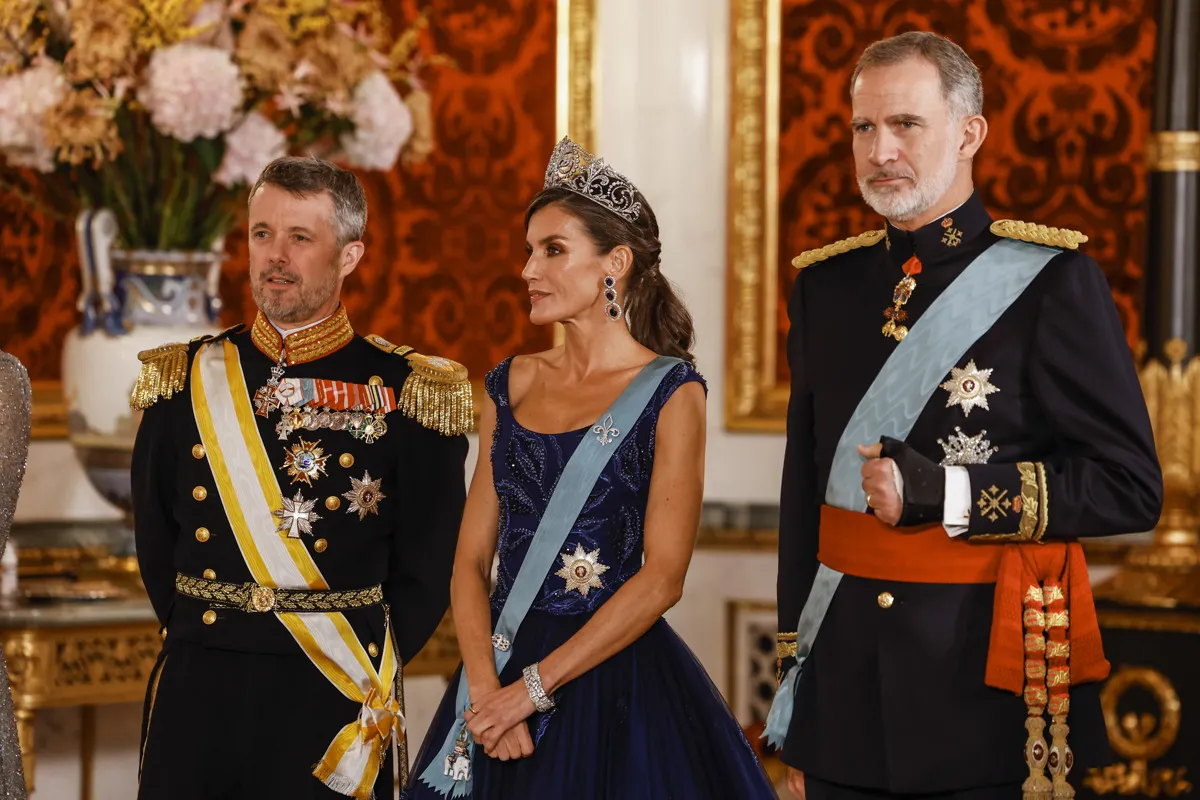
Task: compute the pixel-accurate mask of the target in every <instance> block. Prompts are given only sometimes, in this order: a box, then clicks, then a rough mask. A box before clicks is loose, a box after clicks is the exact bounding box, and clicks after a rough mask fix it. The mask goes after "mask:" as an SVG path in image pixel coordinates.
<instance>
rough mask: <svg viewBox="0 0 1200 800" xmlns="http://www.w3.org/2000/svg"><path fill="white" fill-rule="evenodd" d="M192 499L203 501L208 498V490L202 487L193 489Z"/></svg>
mask: <svg viewBox="0 0 1200 800" xmlns="http://www.w3.org/2000/svg"><path fill="white" fill-rule="evenodd" d="M192 497H194V498H196V499H197V500H203V499H204V498H206V497H208V489H205V488H204V487H203V486H197V487H196V488H195V489H192Z"/></svg>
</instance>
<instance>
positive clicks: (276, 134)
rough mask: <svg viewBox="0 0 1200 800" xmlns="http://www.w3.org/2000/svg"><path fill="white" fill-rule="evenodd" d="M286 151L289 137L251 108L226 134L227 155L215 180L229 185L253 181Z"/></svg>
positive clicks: (215, 173)
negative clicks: (238, 123)
mask: <svg viewBox="0 0 1200 800" xmlns="http://www.w3.org/2000/svg"><path fill="white" fill-rule="evenodd" d="M286 154H287V137H286V136H284V135H283V133H282V132H281V131H280V130H279V129H278V128H276V127H275V126H274V125H273V124H271V120H269V119H267V118H266V117H264V116H263V115H262V114H260V113H258V112H257V111H252V112H250V113H249V114H247V115H246V117H245V119H243V120H242V122H241V124H240V125H238V126H237V127H236V128H234V129H233V130H232V131H230V132H229V135H228V136H226V137H225V158H224V159H222V161H221V166H220V168H218V169H217V171H216V172H214V173H213V180H215V181H216V182H217V183H219V184H221V185H222V186H226V187H232V186H235V185H236V184H239V183H246V184H252V183H254V182H255V181H256V180H258V176H259V175H260V174H261V173H262V171H263V168H264V167H266V166H267V164H270V163H271V162H272V161H274V160H275V159H277V158H280V157H282V156H284V155H286Z"/></svg>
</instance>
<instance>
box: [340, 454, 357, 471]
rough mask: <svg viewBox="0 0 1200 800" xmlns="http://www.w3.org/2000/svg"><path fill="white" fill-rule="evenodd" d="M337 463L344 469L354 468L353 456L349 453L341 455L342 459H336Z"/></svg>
mask: <svg viewBox="0 0 1200 800" xmlns="http://www.w3.org/2000/svg"><path fill="white" fill-rule="evenodd" d="M338 463H339V464H341V465H342V466H343V467H345V468H346V469H350V468H351V467H353V466H354V456H352V455H350V454H349V453H342V457H341V458H339V459H338Z"/></svg>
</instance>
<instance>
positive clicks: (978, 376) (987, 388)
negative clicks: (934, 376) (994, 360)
mask: <svg viewBox="0 0 1200 800" xmlns="http://www.w3.org/2000/svg"><path fill="white" fill-rule="evenodd" d="M991 377H992V370H990V369H979V368H978V367H976V366H975V359H971V360H970V361H968V362H967V366H966V367H964V368H963V369H959V368H958V367H954V368H952V369H951V370H950V380H948V381H946V382H945V383H943V384H942V386H941V388H943V389H945V390H946V391H947V392H949V393H950V398H949V399H948V400H946V408H949V407H950V406H962V410H963V416H966V417H969V416H971V409H973V408H975V407H976V406H979V407H980V408H982V409H983V410H984V411H990V410H991V409H989V408H988V399H987V396H988V395H989V394H992V393H993V392H998V391H1000V390H999V389H998V388H996V387H995V386H993V385H992V383H991V382H990V381H989V378H991Z"/></svg>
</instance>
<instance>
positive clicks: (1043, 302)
mask: <svg viewBox="0 0 1200 800" xmlns="http://www.w3.org/2000/svg"><path fill="white" fill-rule="evenodd" d="M851 97H852V104H853V120H852V122H851V126H852V135H853V150H854V156H855V164H856V170H857V177H858V182H859V186H860V189H861V191H862V193H863V196H864V199H865V200H866V201H867V203H868V204H869V205H870V206H871V207H872V208H873V209H874V210H875V211H877V212H878V213H879V214H880V215H881V216H883V217H885V218H886V219H887V225H886V228H885V229H883V230H875V231H870V232H868V233H864V234H862V235H859V236H856V237H854V238H851V239H847V240H844V241H841V242H837V243H835V244H832V245H829V246H826V247H822V248H821V249H819V250H813V251H808V252H806V253H803V254H802V255H801V256H799V257H798V258H797V259H796V260H795V261H794V264H795V266H797V267H799V268H800V269H801V271H800V273H799V275H798V276H797V278H796V281H795V286H794V288H793V291H792V295H791V298H790V302H789V317H790V321H791V328H790V332H789V335H788V359H789V364H790V367H791V373H792V385H791V399H790V404H789V408H788V422H787V449H786V457H785V465H784V473H783V481H782V491H781V509H780V531H779V575H778V601H779V625H780V628H779V630H780V634H779V643H778V651H779V657H780V663H779V667H780V680H781V686H780V689H779V692H778V694H777V696H776V700H775V703H774V705H773V707H772V713H771V717H770V718H769V719H768V738H769V739H770V740H771V741H772V742H773V743H774V744H776V745H781V747H782V751H781V756H782V758H783V760H784V762H785V763H786V764H788V766H789V772H788V786H789V788H790V789H791V791H792V792H793V793H794V794H796V795H797V796H798V797H804V796H805V795H807V797H808V800H820V799H821V798H854V797H896V796H906V797H907V796H913V797H917V796H937V797H945V798H950V797H955V798H975V799H976V800H982V799H983V798H990V797H996V798H1013V797H1017V796H1019V795H1020V794H1021V792H1024V795H1025V796H1026V797H1029V798H1045V799H1046V800H1048V799H1049V798H1050V797H1052V796H1053V797H1054V798H1065V797H1069V796H1070V794H1071V791H1072V789H1071V784H1070V782H1069V781H1068V780H1067V777H1068V775H1069V774H1070V771H1071V767H1072V761H1073V755H1072V752H1071V748H1073V749H1074V766H1075V774H1074V775H1073V776H1072V778H1075V777H1078V776H1079V775H1080V773H1082V772H1084V770H1085V768H1086V767H1087V766H1091V765H1095V764H1096V762H1097V759H1100V758H1104V757H1105V750H1104V748H1105V746H1106V737H1105V729H1104V722H1103V719H1102V716H1101V713H1100V708H1099V693H1098V687H1099V682H1100V681H1102V680H1103V679H1104V678H1105V677H1106V676H1107V674H1108V671H1109V664H1108V662H1107V661H1106V660H1105V659H1104V654H1103V649H1102V647H1101V644H1100V638H1099V628H1098V625H1097V620H1096V614H1095V608H1094V604H1093V602H1092V596H1091V592H1090V589H1089V585H1088V577H1087V568H1086V564H1085V562H1084V560H1083V556H1082V550H1081V549H1080V546H1079V544H1078V542H1077V541H1076V539H1077V537H1082V536H1091V535H1104V534H1119V533H1128V532H1138V531H1144V530H1148V529H1150V528H1152V527H1154V525H1155V524H1156V523H1157V521H1158V518H1159V514H1160V512H1161V504H1162V491H1163V488H1162V475H1161V471H1160V468H1159V464H1158V459H1157V455H1156V453H1155V448H1154V441H1153V438H1152V434H1151V428H1150V422H1149V418H1148V414H1147V411H1146V408H1145V404H1144V400H1143V397H1142V393H1141V390H1140V387H1139V384H1138V378H1137V374H1136V372H1135V368H1134V365H1133V363H1132V358H1131V356H1130V352H1129V348H1128V346H1127V343H1126V339H1125V335H1124V332H1123V330H1122V326H1121V324H1120V322H1119V320H1118V317H1117V314H1116V311H1115V308H1114V304H1113V301H1112V298H1111V295H1110V293H1109V287H1108V285H1107V283H1106V281H1105V278H1104V276H1103V274H1102V273H1101V271H1100V269H1099V268H1098V267H1097V265H1096V263H1095V262H1094V261H1093V260H1092V259H1091V258H1090V257H1088V256H1087V255H1085V254H1084V253H1082V252H1080V251H1079V250H1078V246H1079V244H1080V243H1082V242H1085V241H1086V237H1085V236H1083V235H1082V234H1079V233H1076V232H1074V231H1070V230H1060V229H1058V228H1047V227H1045V226H1042V225H1034V224H1027V223H1022V222H1014V221H1005V220H1000V221H995V222H994V221H993V220H992V219H991V218H990V217H989V214H988V212H987V211H986V210H985V209H984V206H983V203H982V202H981V200H980V198H979V196H978V194H976V193H975V191H974V188H973V185H972V177H971V165H972V160H973V158H974V156H975V154H976V152H977V151H978V150H979V148H980V146H981V145H982V144H983V141H984V139H985V137H986V134H987V123H986V120H985V119H984V118H983V116H982V105H983V90H982V85H981V82H980V77H979V72H978V70H977V69H976V67H975V65H974V64H973V63H972V62H971V61H970V59H969V58H968V57H967V55H966V54H965V53H964V52H963V51H962V50H961V49H960V48H959V47H958V46H957V45H954V44H952V43H951V42H949V41H947V40H946V39H944V38H942V37H939V36H936V35H934V34H930V33H918V32H914V33H906V34H903V35H901V36H897V37H895V38H892V39H888V40H884V41H882V42H877V43H876V44H874V45H872V46H871V47H870V48H868V49H867V50H866V51H865V52H864V54H863V56H862V58H861V60H860V62H859V65H858V68H857V70H856V71H855V75H854V78H853V81H852V85H851ZM1068 620H1069V621H1068ZM1068 738H1069V741H1068ZM1023 749H1024V751H1025V754H1026V757H1025V759H1024V761H1023V760H1022V757H1021V753H1022V750H1023Z"/></svg>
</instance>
